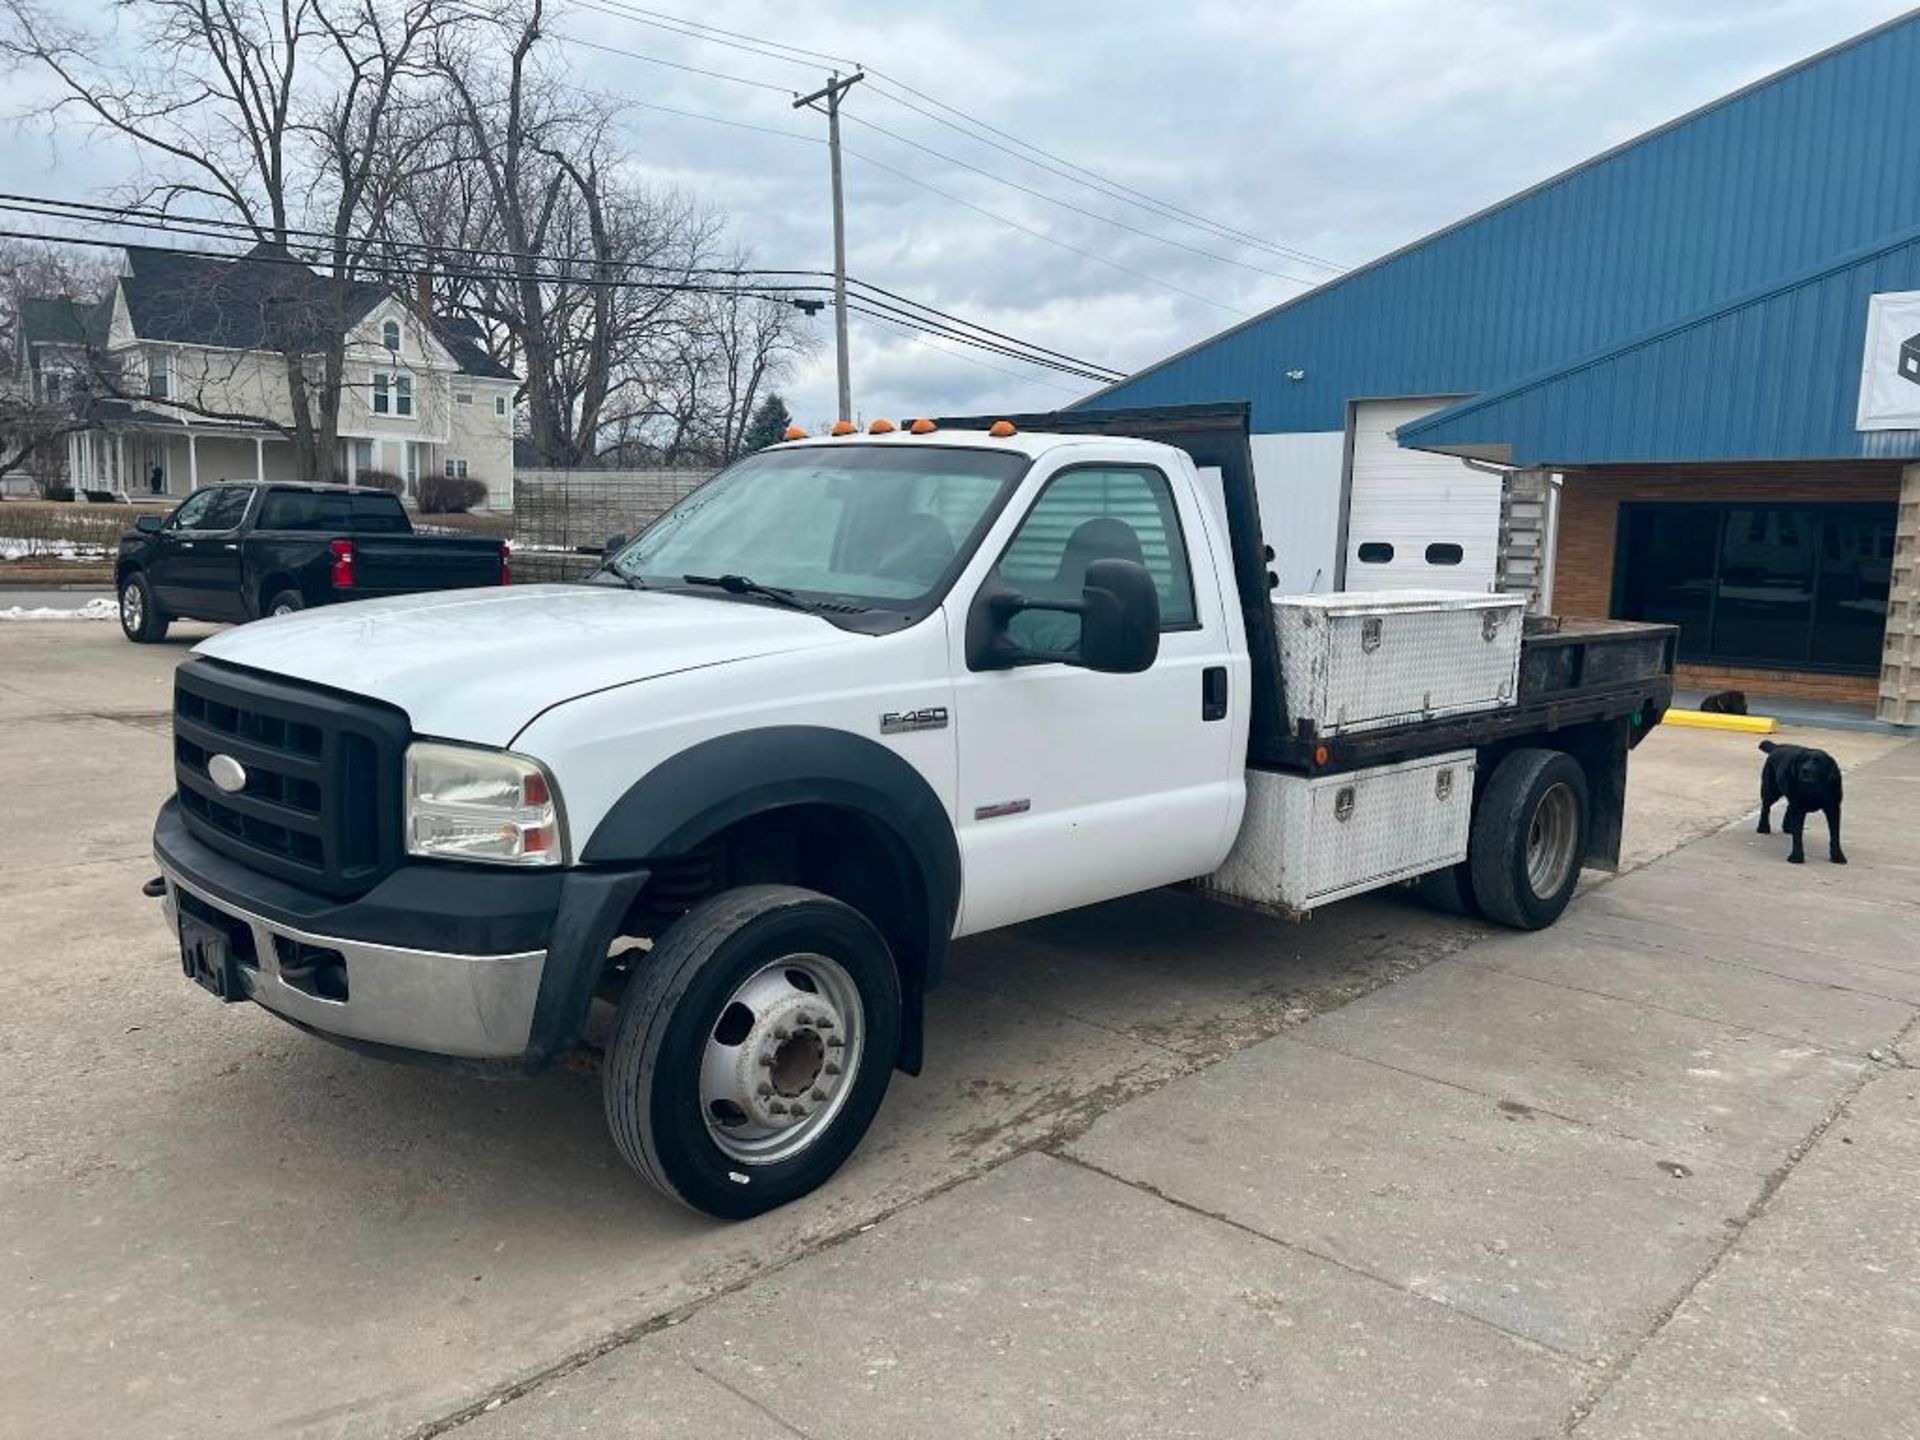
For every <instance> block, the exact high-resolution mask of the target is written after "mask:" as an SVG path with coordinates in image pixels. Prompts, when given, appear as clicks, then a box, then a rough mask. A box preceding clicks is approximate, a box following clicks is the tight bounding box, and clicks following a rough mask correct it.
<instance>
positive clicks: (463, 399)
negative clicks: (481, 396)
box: [453, 390, 473, 405]
mask: <svg viewBox="0 0 1920 1440" xmlns="http://www.w3.org/2000/svg"><path fill="white" fill-rule="evenodd" d="M453 403H454V404H456V405H471V404H472V403H473V391H471V390H456V391H454V392H453Z"/></svg>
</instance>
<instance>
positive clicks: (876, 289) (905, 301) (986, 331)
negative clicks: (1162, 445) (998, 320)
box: [848, 276, 1119, 374]
mask: <svg viewBox="0 0 1920 1440" xmlns="http://www.w3.org/2000/svg"><path fill="white" fill-rule="evenodd" d="M848 280H849V282H850V283H851V284H854V285H857V286H859V287H860V288H861V289H863V290H871V291H872V292H873V293H874V294H876V295H883V296H885V297H886V298H887V299H889V300H897V301H899V302H900V303H901V304H902V305H911V306H912V307H913V308H914V309H916V310H924V311H925V312H926V313H927V314H929V315H934V316H937V317H939V318H940V319H942V320H950V321H952V322H953V323H955V324H957V325H965V326H967V327H968V328H969V329H972V330H977V331H979V332H980V333H981V334H983V335H991V336H992V337H993V338H994V339H996V340H1007V341H1011V342H1012V343H1014V344H1016V345H1024V346H1026V348H1027V349H1029V350H1037V351H1039V352H1040V353H1041V354H1043V355H1051V356H1053V357H1055V358H1056V359H1059V360H1066V361H1069V362H1070V363H1072V364H1075V365H1086V366H1088V367H1089V368H1090V369H1095V370H1110V369H1112V367H1111V366H1108V365H1097V364H1094V363H1093V362H1092V361H1083V360H1080V359H1079V358H1078V357H1076V356H1073V355H1068V354H1065V353H1063V352H1062V351H1059V350H1049V349H1047V348H1046V347H1045V346H1044V345H1036V344H1034V343H1033V342H1032V341H1030V340H1020V339H1018V338H1016V337H1015V336H1012V335H1008V334H1005V333H1003V332H1002V331H999V330H994V329H990V328H988V327H987V326H985V325H981V324H979V323H977V322H975V321H972V320H967V319H964V318H962V317H961V316H958V315H950V314H948V313H947V312H946V311H945V310H936V309H935V308H934V307H933V306H931V305H928V304H925V303H924V302H922V301H919V300H912V299H909V298H908V297H907V296H905V295H900V294H896V293H895V292H894V291H892V290H889V289H887V288H886V287H884V286H881V285H875V284H872V283H871V282H869V281H866V280H861V279H858V278H855V277H853V276H849V277H848ZM1115 373H1116V374H1117V373H1119V372H1117V371H1116V372H1115Z"/></svg>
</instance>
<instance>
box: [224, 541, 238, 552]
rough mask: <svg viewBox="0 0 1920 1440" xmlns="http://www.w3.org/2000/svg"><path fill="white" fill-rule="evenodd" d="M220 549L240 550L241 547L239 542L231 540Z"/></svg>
mask: <svg viewBox="0 0 1920 1440" xmlns="http://www.w3.org/2000/svg"><path fill="white" fill-rule="evenodd" d="M220 548H221V549H222V550H238V549H239V548H240V546H239V544H238V542H236V541H233V540H229V541H227V543H226V544H224V545H222V546H221V547H220Z"/></svg>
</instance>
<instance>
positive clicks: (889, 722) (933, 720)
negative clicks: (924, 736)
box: [880, 705, 947, 735]
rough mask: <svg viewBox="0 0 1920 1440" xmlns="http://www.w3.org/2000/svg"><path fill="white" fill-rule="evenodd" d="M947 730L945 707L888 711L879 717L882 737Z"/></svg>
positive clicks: (934, 706)
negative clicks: (916, 731)
mask: <svg viewBox="0 0 1920 1440" xmlns="http://www.w3.org/2000/svg"><path fill="white" fill-rule="evenodd" d="M946 728H947V707H946V706H944V705H931V706H929V707H927V708H926V709H924V710H889V711H887V713H886V714H884V715H882V716H881V717H880V733H881V734H882V735H905V734H908V733H909V732H911V731H914V730H944V729H946Z"/></svg>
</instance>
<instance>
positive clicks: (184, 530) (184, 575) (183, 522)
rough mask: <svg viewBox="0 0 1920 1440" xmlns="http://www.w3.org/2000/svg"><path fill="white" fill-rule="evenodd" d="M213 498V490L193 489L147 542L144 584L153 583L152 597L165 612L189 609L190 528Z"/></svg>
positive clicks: (194, 524)
mask: <svg viewBox="0 0 1920 1440" xmlns="http://www.w3.org/2000/svg"><path fill="white" fill-rule="evenodd" d="M213 500H214V492H213V491H211V490H198V491H195V492H194V493H193V494H192V495H189V496H188V497H187V498H186V499H185V500H183V501H181V502H180V504H179V505H177V506H176V507H175V508H174V511H173V513H172V514H171V515H169V516H167V518H166V520H165V522H164V523H162V525H161V526H160V529H159V530H158V531H157V532H155V534H154V536H153V538H152V540H151V541H150V542H149V543H150V545H151V552H150V553H151V558H150V559H149V560H148V561H147V583H148V584H150V585H151V586H153V594H154V598H155V599H157V600H158V601H159V602H160V608H161V609H162V610H163V611H165V612H166V613H168V614H171V615H179V614H184V613H186V612H188V611H190V610H192V609H193V574H192V561H193V555H194V543H195V542H194V529H195V527H196V526H197V525H199V524H200V523H201V521H202V520H203V519H204V518H205V516H206V513H207V509H208V507H209V506H211V505H212V504H213Z"/></svg>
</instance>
